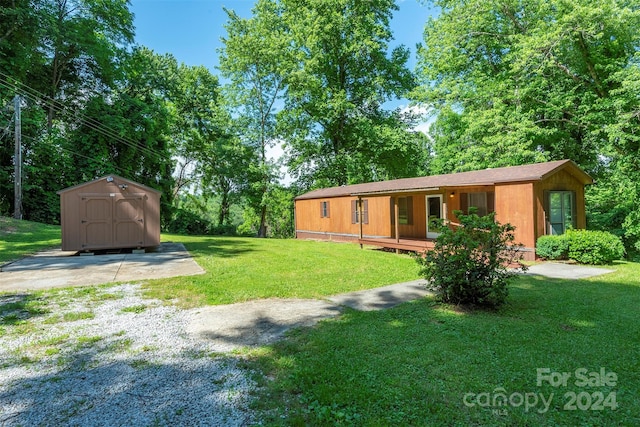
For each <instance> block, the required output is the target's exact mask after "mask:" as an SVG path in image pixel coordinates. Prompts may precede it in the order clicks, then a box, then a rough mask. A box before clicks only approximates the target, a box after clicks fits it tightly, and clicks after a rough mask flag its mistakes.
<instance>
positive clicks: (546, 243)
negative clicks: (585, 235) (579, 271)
mask: <svg viewBox="0 0 640 427" xmlns="http://www.w3.org/2000/svg"><path fill="white" fill-rule="evenodd" d="M536 255H538V256H539V257H541V258H545V259H562V260H564V259H569V240H568V239H567V238H566V235H565V234H560V235H548V236H541V237H539V238H538V241H537V242H536Z"/></svg>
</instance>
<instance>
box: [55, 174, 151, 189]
mask: <svg viewBox="0 0 640 427" xmlns="http://www.w3.org/2000/svg"><path fill="white" fill-rule="evenodd" d="M109 177H111V178H113V179H114V180H115V181H119V182H125V183H127V184H129V185H135V186H137V187H140V188H142V189H143V190H146V191H152V192H154V193H158V194H162V191H158V190H156V189H155V188H151V187H148V186H146V185H144V184H140V183H139V182H135V181H131V180H130V179H127V178H123V177H121V176H118V175H113V174H111V175H105V176H103V177H100V178H97V179H94V180H93V181H88V182H83V183H81V184H78V185H74V186H72V187H67V188H64V189H62V190H60V191H58V192H57V194H62V193H66V192H67V191H72V190H75V189H77V188H81V187H84V186H86V185H90V184H93V183H96V182H98V181H102V180H105V179H107V178H109Z"/></svg>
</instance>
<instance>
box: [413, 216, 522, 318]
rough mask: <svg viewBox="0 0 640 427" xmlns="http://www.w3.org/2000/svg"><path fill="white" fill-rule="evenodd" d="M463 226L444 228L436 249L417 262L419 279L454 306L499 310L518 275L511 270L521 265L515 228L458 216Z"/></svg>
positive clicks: (482, 218)
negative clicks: (486, 307)
mask: <svg viewBox="0 0 640 427" xmlns="http://www.w3.org/2000/svg"><path fill="white" fill-rule="evenodd" d="M456 216H457V217H458V219H459V220H460V223H461V226H460V227H458V228H455V229H449V228H444V229H443V231H442V233H441V234H440V236H438V238H437V239H436V243H435V247H434V249H433V250H431V251H427V252H426V253H425V254H424V256H418V257H416V260H417V262H418V263H419V264H420V274H421V275H423V276H424V277H425V278H426V279H427V280H428V285H427V287H428V288H429V290H431V291H433V292H435V294H436V296H437V297H438V299H439V300H441V301H442V302H445V303H453V304H471V305H478V306H488V307H498V306H500V305H502V304H503V303H504V302H505V301H506V298H507V296H508V288H507V285H508V282H509V280H510V279H511V278H512V277H513V276H514V275H515V274H516V271H515V270H511V269H509V268H508V267H510V266H513V265H514V264H516V263H517V264H518V265H519V267H520V268H521V269H522V270H525V269H526V267H525V266H523V265H522V264H520V261H521V260H522V253H521V252H520V250H519V249H520V248H521V245H516V244H514V234H513V231H514V227H513V226H512V225H510V224H504V225H502V224H500V223H498V222H496V221H495V218H494V216H495V215H494V214H489V215H487V216H484V217H479V216H478V215H476V214H475V213H471V214H469V215H463V214H462V212H460V211H456Z"/></svg>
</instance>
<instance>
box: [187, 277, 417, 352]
mask: <svg viewBox="0 0 640 427" xmlns="http://www.w3.org/2000/svg"><path fill="white" fill-rule="evenodd" d="M423 283H424V280H414V281H412V282H406V283H399V284H395V285H390V286H384V287H382V288H376V289H368V290H364V291H357V292H349V293H346V294H340V295H334V296H332V297H329V298H328V299H327V300H326V301H322V300H313V299H266V300H256V301H248V302H245V303H238V304H230V305H222V306H211V307H203V308H198V309H194V310H193V312H192V318H191V321H190V323H189V326H188V327H187V332H189V333H190V334H194V335H197V336H199V337H201V338H206V339H209V340H211V341H213V344H214V346H215V348H216V349H218V351H220V352H226V351H231V350H234V349H236V348H239V347H245V346H256V345H264V344H268V343H270V342H273V341H275V340H277V339H279V338H280V337H281V336H282V335H284V333H285V332H286V331H287V330H289V329H291V328H294V327H300V326H312V325H314V324H316V323H317V322H319V321H320V320H322V319H326V318H329V317H334V316H336V315H338V314H340V313H342V311H343V310H344V307H351V308H354V309H356V310H362V311H372V310H382V309H384V308H389V307H393V306H395V305H398V304H401V303H403V302H407V301H411V300H414V299H418V298H422V297H424V296H425V295H429V292H428V291H427V290H426V288H425V287H424V285H423Z"/></svg>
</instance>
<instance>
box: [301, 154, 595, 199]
mask: <svg viewBox="0 0 640 427" xmlns="http://www.w3.org/2000/svg"><path fill="white" fill-rule="evenodd" d="M560 170H567V172H569V173H570V174H571V175H573V176H574V177H575V178H576V179H577V180H578V181H580V182H581V183H582V184H583V185H585V184H591V183H593V179H592V178H591V177H590V176H589V175H588V174H587V173H586V172H584V171H583V170H582V169H580V167H578V165H576V164H575V163H574V162H573V161H572V160H557V161H553V162H545V163H533V164H529V165H522V166H509V167H503V168H494V169H483V170H477V171H469V172H459V173H453V174H447V175H432V176H424V177H418V178H403V179H395V180H391V181H380V182H370V183H365V184H355V185H345V186H342V187H332V188H322V189H319V190H314V191H310V192H308V193H305V194H302V195H300V196H298V197H296V199H297V200H302V199H320V198H328V197H340V196H358V195H376V194H380V195H382V194H389V193H399V192H412V191H428V190H437V189H439V188H446V187H464V186H474V185H496V184H502V183H510V182H514V183H515V182H531V181H541V180H544V179H546V178H547V177H549V176H551V175H553V174H555V173H557V172H559V171H560Z"/></svg>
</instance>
